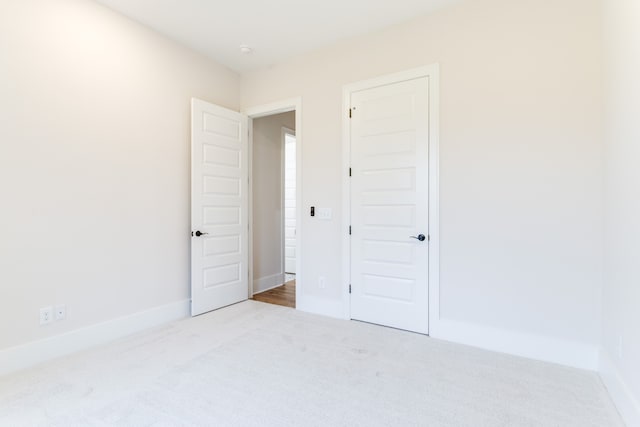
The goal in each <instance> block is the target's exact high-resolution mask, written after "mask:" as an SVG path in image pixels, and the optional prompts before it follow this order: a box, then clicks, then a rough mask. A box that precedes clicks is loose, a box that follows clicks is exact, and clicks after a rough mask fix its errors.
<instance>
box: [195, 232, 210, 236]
mask: <svg viewBox="0 0 640 427" xmlns="http://www.w3.org/2000/svg"><path fill="white" fill-rule="evenodd" d="M204 234H209V233H203V232H202V231H200V230H198V231H196V236H197V237H200V236H202V235H204Z"/></svg>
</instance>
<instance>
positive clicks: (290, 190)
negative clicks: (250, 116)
mask: <svg viewBox="0 0 640 427" xmlns="http://www.w3.org/2000/svg"><path fill="white" fill-rule="evenodd" d="M284 271H285V273H291V274H295V273H296V136H295V134H293V133H292V132H290V131H285V132H284Z"/></svg>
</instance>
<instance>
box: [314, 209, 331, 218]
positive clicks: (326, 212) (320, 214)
mask: <svg viewBox="0 0 640 427" xmlns="http://www.w3.org/2000/svg"><path fill="white" fill-rule="evenodd" d="M332 217H333V211H332V209H331V208H316V218H318V219H324V220H330V219H331V218H332Z"/></svg>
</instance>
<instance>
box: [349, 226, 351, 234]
mask: <svg viewBox="0 0 640 427" xmlns="http://www.w3.org/2000/svg"><path fill="white" fill-rule="evenodd" d="M349 236H351V226H349Z"/></svg>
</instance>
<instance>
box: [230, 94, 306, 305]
mask: <svg viewBox="0 0 640 427" xmlns="http://www.w3.org/2000/svg"><path fill="white" fill-rule="evenodd" d="M290 111H295V112H296V129H295V135H296V227H297V228H296V309H298V307H299V306H300V300H301V295H302V292H301V289H302V286H303V281H302V227H301V226H302V98H301V97H297V98H289V99H285V100H282V101H276V102H272V103H270V104H264V105H259V106H256V107H250V108H247V109H245V110H244V111H243V114H245V115H246V116H247V117H248V123H249V124H248V128H249V165H248V166H249V194H248V197H249V248H248V249H249V298H251V297H253V186H252V185H251V183H252V179H253V119H258V118H260V117H265V116H272V115H274V114H280V113H288V112H290ZM283 167H284V165H283ZM283 217H284V212H283ZM283 233H284V229H283ZM283 255H284V248H283ZM282 264H283V265H282V267H283V268H282V270H283V271H282V274H283V275H284V259H283V260H282ZM283 277H284V276H283Z"/></svg>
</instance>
